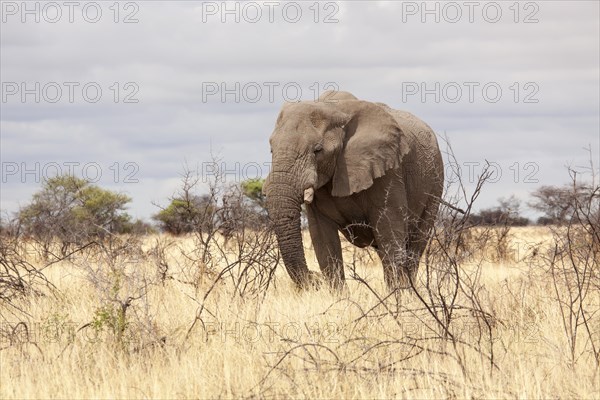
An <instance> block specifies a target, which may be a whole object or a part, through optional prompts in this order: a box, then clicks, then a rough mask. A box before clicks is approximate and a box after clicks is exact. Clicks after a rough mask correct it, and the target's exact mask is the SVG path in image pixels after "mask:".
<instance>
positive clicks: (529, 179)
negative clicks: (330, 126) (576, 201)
mask: <svg viewBox="0 0 600 400" xmlns="http://www.w3.org/2000/svg"><path fill="white" fill-rule="evenodd" d="M403 168H404V170H405V172H406V174H408V175H410V174H411V171H412V170H414V171H417V170H418V168H416V166H411V164H405V165H404V166H403ZM486 169H487V172H488V174H489V177H488V179H487V183H490V184H493V183H498V182H501V181H506V182H510V183H523V184H538V183H539V182H540V179H539V172H540V166H539V164H538V163H537V162H534V161H512V162H510V161H509V162H497V161H489V160H481V161H463V162H460V163H457V162H453V161H448V162H445V163H444V176H446V179H447V180H448V181H454V180H456V179H458V178H460V179H461V181H462V182H464V183H469V184H473V183H477V181H478V179H479V176H480V175H481V174H482V173H483V172H484V170H486ZM200 173H201V176H202V181H203V183H209V182H212V181H214V179H215V178H218V179H219V180H220V181H222V182H223V183H227V182H229V183H240V182H244V181H248V180H256V179H262V178H265V177H266V176H267V175H269V174H270V173H271V162H254V161H250V162H237V161H236V162H225V161H221V162H214V161H207V162H203V163H201V164H200Z"/></svg>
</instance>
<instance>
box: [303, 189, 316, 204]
mask: <svg viewBox="0 0 600 400" xmlns="http://www.w3.org/2000/svg"><path fill="white" fill-rule="evenodd" d="M314 196H315V189H313V188H311V187H309V188H308V189H304V202H305V203H306V204H310V203H312V201H313V197H314Z"/></svg>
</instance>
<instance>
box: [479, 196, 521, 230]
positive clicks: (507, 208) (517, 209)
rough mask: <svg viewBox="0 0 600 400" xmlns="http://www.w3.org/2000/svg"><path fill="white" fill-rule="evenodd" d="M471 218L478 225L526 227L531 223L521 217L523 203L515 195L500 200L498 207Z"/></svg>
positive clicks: (480, 212) (485, 210)
mask: <svg viewBox="0 0 600 400" xmlns="http://www.w3.org/2000/svg"><path fill="white" fill-rule="evenodd" d="M470 218H471V221H472V222H473V223H474V224H476V225H507V226H525V225H529V223H530V221H529V219H528V218H525V217H522V216H521V201H520V200H519V199H518V198H516V197H515V196H514V195H512V196H510V197H509V198H500V199H498V205H497V206H496V207H492V208H485V209H482V210H481V211H479V213H477V214H473V215H472V216H471V217H470Z"/></svg>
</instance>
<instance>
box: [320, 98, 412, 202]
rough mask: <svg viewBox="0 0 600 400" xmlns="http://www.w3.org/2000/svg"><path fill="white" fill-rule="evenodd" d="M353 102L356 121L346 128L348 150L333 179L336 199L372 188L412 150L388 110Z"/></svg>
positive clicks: (342, 154) (333, 191) (344, 151)
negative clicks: (376, 180) (374, 181)
mask: <svg viewBox="0 0 600 400" xmlns="http://www.w3.org/2000/svg"><path fill="white" fill-rule="evenodd" d="M352 103H353V104H351V105H350V104H348V106H350V107H352V108H353V115H354V118H352V120H351V121H350V122H349V123H348V124H347V125H346V135H345V143H344V149H343V151H342V153H341V154H340V155H339V156H338V159H337V164H336V169H335V172H334V175H333V180H332V184H333V189H332V192H331V194H332V195H333V196H336V197H343V196H350V195H351V194H353V193H358V192H360V191H362V190H365V189H368V188H369V187H371V185H373V180H375V179H377V178H379V177H381V176H383V175H384V174H385V173H386V171H388V170H390V169H394V168H398V167H399V166H400V163H401V162H402V158H403V157H404V156H405V155H406V154H408V152H409V149H410V147H409V145H408V143H407V141H406V135H405V134H404V132H403V131H402V129H400V126H399V125H398V123H397V122H396V120H395V119H394V117H393V116H392V115H391V114H390V113H388V112H387V111H386V109H385V108H383V107H381V106H379V105H376V104H373V103H370V102H366V101H355V102H352ZM344 108H347V107H344Z"/></svg>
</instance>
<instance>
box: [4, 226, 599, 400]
mask: <svg viewBox="0 0 600 400" xmlns="http://www.w3.org/2000/svg"><path fill="white" fill-rule="evenodd" d="M478 236H479V234H478V233H477V232H474V233H473V235H472V236H471V238H470V239H469V242H468V243H466V244H465V247H466V248H464V249H463V250H464V251H465V252H466V253H468V254H466V255H464V257H461V258H460V264H459V267H460V268H461V269H462V270H464V271H467V272H469V274H470V275H466V276H467V277H469V279H471V278H473V279H476V280H477V282H476V285H475V284H473V286H474V287H475V288H476V291H477V301H478V302H479V303H480V305H481V309H478V308H469V309H461V308H460V307H458V306H459V305H461V304H472V302H470V303H469V302H467V301H466V297H465V296H466V295H465V294H464V293H468V291H464V293H463V292H460V293H458V294H457V299H458V300H457V303H456V304H457V306H456V307H455V308H454V309H451V310H450V311H451V312H453V316H452V317H451V318H452V324H451V325H450V328H449V331H448V332H444V330H443V329H441V327H442V325H440V324H439V323H438V322H437V321H436V320H435V317H434V315H444V313H443V312H442V311H439V312H437V311H436V312H435V313H432V312H431V311H428V309H427V305H429V306H431V305H432V304H433V307H438V306H439V304H438V303H435V302H432V301H429V300H427V295H428V291H427V290H424V289H423V287H424V285H426V279H425V278H426V276H425V274H426V272H425V268H423V270H422V271H421V272H420V274H419V279H418V281H417V282H416V286H417V289H418V290H419V293H420V294H422V295H423V296H425V300H426V301H425V302H423V301H420V300H419V299H418V298H417V296H416V295H415V293H410V291H409V290H406V291H405V292H403V293H401V294H400V295H398V296H391V297H388V298H385V295H386V289H385V288H384V283H383V273H382V271H381V265H380V263H379V260H378V259H377V257H376V255H375V254H374V253H373V252H368V251H366V250H360V249H355V248H353V247H352V246H349V245H346V247H345V261H346V262H347V264H349V267H348V268H347V269H346V274H347V278H348V288H347V291H345V292H344V293H341V294H332V293H329V292H328V291H327V290H323V289H322V290H318V291H308V292H298V291H297V290H295V289H294V288H293V287H292V285H291V282H290V280H289V278H288V277H287V276H286V274H285V271H284V269H283V268H282V267H279V268H278V269H277V270H276V272H275V279H274V280H270V281H269V284H268V285H266V286H265V285H264V284H263V283H257V282H258V280H257V279H262V276H259V275H260V272H255V273H254V275H252V274H250V275H247V276H246V275H245V278H244V279H242V278H239V276H240V275H236V273H237V272H236V271H238V270H239V269H243V268H246V267H248V265H249V263H250V262H251V260H250V261H248V260H246V261H247V262H246V261H244V260H242V261H239V260H238V258H236V257H230V254H220V256H219V257H217V256H216V255H214V254H213V255H212V256H211V257H210V258H206V257H202V256H200V255H198V254H196V253H195V252H196V251H197V249H196V242H195V239H194V238H193V237H185V238H172V237H168V236H162V235H157V236H151V237H146V238H144V239H142V242H141V243H133V244H132V243H129V244H126V245H123V244H121V245H122V248H120V249H118V248H117V247H118V246H116V245H115V246H116V247H115V248H111V249H110V251H109V252H106V251H105V250H103V249H100V250H94V251H92V250H90V251H83V252H81V253H78V254H76V255H74V256H73V257H71V259H69V260H63V261H61V262H59V263H56V264H53V265H50V266H49V267H47V268H46V269H45V270H44V273H45V275H46V277H47V278H48V280H49V281H50V282H51V283H52V284H53V285H55V286H56V289H55V290H46V291H45V295H33V296H29V297H25V298H23V299H22V300H19V301H18V302H17V303H15V305H16V306H17V307H18V308H20V309H21V310H22V311H23V312H18V311H15V310H14V309H12V308H9V307H8V306H5V307H4V308H3V309H2V310H1V311H2V313H1V315H2V316H3V318H4V320H3V321H1V322H0V323H1V324H2V327H1V328H2V329H1V333H2V336H1V340H2V342H1V343H0V397H1V398H217V397H225V398H240V397H241V398H288V397H295V398H298V397H301V398H394V397H399V398H448V397H451V398H600V377H599V369H598V359H597V354H595V353H594V349H597V348H598V346H599V343H600V322H599V321H600V315H599V310H600V298H599V293H598V292H597V291H591V292H589V294H588V295H587V297H586V299H585V303H584V306H585V307H588V310H591V317H590V318H589V319H587V320H586V323H587V324H588V325H589V326H588V327H586V326H584V325H582V324H580V325H579V332H578V336H577V341H576V343H575V344H574V345H573V343H572V335H571V338H570V336H569V334H568V333H567V329H566V328H565V324H564V323H563V322H564V321H565V320H564V311H565V308H564V307H562V308H561V303H560V302H558V301H557V295H556V293H555V291H556V288H555V285H554V280H553V279H552V273H551V268H550V266H551V265H550V264H551V258H549V251H550V250H552V246H551V240H552V234H551V232H550V231H549V230H548V229H546V228H530V227H527V228H514V229H512V230H511V235H510V237H508V238H507V239H506V240H507V242H506V243H503V244H499V243H498V241H497V239H498V238H497V237H492V238H488V239H486V241H484V242H478V241H477V238H478ZM305 243H307V244H309V243H310V241H305ZM499 245H503V246H505V248H504V250H502V251H501V252H499V249H498V246H499ZM236 246H237V244H236V243H233V244H231V243H230V244H228V245H227V246H222V247H221V250H220V251H221V252H222V253H223V252H225V253H227V252H230V253H235V252H236V251H237V247H236ZM222 249H226V250H222ZM307 252H308V259H309V261H310V264H309V266H310V268H311V269H313V270H318V268H317V266H316V260H315V257H314V255H313V254H312V252H311V250H310V249H307ZM245 254H246V253H245ZM205 256H206V255H205ZM29 260H30V262H32V263H33V264H35V263H37V264H38V265H41V264H42V261H41V260H38V259H36V258H35V255H34V254H33V253H32V255H31V256H30V259H29ZM231 260H234V261H236V260H237V261H239V262H237V263H235V262H234V263H233V264H234V265H225V264H224V263H227V262H230V263H231ZM219 265H220V266H221V268H218V267H217V268H215V266H219ZM226 267H228V268H229V269H227V274H223V275H222V276H221V278H220V279H218V278H219V273H220V272H221V270H222V269H223V268H226ZM591 268H596V271H597V268H598V265H597V264H594V265H592V266H591ZM352 271H353V273H352ZM257 274H258V275H257ZM236 276H237V277H238V278H236ZM248 276H250V277H254V280H253V279H250V278H248ZM215 282H216V283H215ZM244 282H245V285H246V286H245V287H246V289H245V291H241V289H240V288H241V287H242V286H244ZM248 282H250V283H248ZM591 284H592V285H593V284H595V285H596V286H597V285H598V283H597V282H595V283H594V282H592V283H591ZM253 285H255V286H256V285H258V286H256V287H261V288H265V289H264V290H263V291H252V290H250V288H252V287H255V286H253ZM260 285H262V286H260ZM443 290H446V289H443ZM443 290H442V289H441V291H443ZM559 290H560V288H559ZM240 293H241V295H240ZM563 293H566V292H563ZM432 295H435V292H433V294H432ZM450 295H452V293H451V292H450ZM444 298H446V299H447V298H448V296H446V297H444ZM442 308H443V307H442V306H440V309H439V310H442ZM481 310H485V312H486V314H485V315H484V314H482V313H480V311H481ZM586 315H589V314H586ZM577 321H578V322H581V320H577ZM576 323H577V322H576ZM482 326H483V328H482ZM586 329H588V330H589V335H588V334H586ZM571 333H572V331H571ZM594 346H595V347H594Z"/></svg>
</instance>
